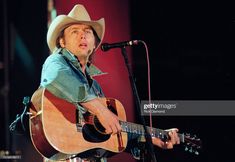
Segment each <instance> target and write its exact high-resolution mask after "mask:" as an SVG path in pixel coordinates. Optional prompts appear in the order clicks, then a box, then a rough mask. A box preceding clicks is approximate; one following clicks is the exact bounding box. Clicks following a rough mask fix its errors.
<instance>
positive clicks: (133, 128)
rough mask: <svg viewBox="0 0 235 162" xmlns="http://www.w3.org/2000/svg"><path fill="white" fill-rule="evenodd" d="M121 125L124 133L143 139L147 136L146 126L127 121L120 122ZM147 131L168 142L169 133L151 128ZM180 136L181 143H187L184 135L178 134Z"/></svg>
mask: <svg viewBox="0 0 235 162" xmlns="http://www.w3.org/2000/svg"><path fill="white" fill-rule="evenodd" d="M120 124H121V127H122V131H123V132H127V133H134V134H138V135H140V136H143V137H144V136H145V134H146V133H145V129H144V126H143V125H141V124H135V123H130V122H126V121H120ZM147 130H148V132H149V133H150V135H151V136H152V137H157V138H160V139H162V140H166V139H168V138H169V135H168V133H169V132H168V131H165V130H162V129H158V128H150V127H147ZM178 136H179V138H180V142H182V143H184V142H185V139H184V134H180V133H178Z"/></svg>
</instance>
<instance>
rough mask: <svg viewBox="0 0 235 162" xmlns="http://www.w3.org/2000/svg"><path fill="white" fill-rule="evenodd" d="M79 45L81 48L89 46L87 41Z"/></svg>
mask: <svg viewBox="0 0 235 162" xmlns="http://www.w3.org/2000/svg"><path fill="white" fill-rule="evenodd" d="M79 47H80V48H86V47H87V43H81V44H79Z"/></svg>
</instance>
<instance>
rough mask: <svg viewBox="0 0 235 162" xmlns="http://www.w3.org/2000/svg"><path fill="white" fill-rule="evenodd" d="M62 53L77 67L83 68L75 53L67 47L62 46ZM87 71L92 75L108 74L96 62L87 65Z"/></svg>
mask: <svg viewBox="0 0 235 162" xmlns="http://www.w3.org/2000/svg"><path fill="white" fill-rule="evenodd" d="M60 53H62V55H64V56H65V57H66V58H67V59H68V60H69V62H71V63H72V64H73V65H74V66H75V67H76V68H78V69H79V70H81V65H80V63H79V60H78V59H77V57H76V56H75V55H74V54H72V53H71V52H70V51H69V50H67V49H65V48H61V50H60ZM86 72H87V73H88V74H89V75H90V76H92V77H93V76H99V75H104V74H107V73H105V72H102V71H101V70H100V69H99V68H98V67H96V66H95V65H94V64H90V65H89V66H87V65H86Z"/></svg>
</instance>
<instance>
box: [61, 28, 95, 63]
mask: <svg viewBox="0 0 235 162" xmlns="http://www.w3.org/2000/svg"><path fill="white" fill-rule="evenodd" d="M66 28H67V27H65V28H64V29H63V30H62V31H61V32H60V34H59V36H58V37H57V39H56V47H57V48H62V47H61V45H60V39H61V38H63V37H64V30H65V29H66ZM91 29H92V31H93V34H94V36H95V46H96V48H97V47H98V45H99V43H100V38H99V37H98V35H97V33H96V31H95V30H94V29H93V28H91ZM94 54H95V50H93V51H92V53H91V55H90V56H89V58H88V63H89V64H91V63H92V62H93V57H94Z"/></svg>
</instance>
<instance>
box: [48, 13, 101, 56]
mask: <svg viewBox="0 0 235 162" xmlns="http://www.w3.org/2000/svg"><path fill="white" fill-rule="evenodd" d="M70 24H85V25H89V26H91V27H92V28H93V29H94V30H95V32H96V34H97V36H98V37H99V39H100V42H99V43H98V45H97V47H96V49H95V50H97V49H98V48H99V46H100V44H101V42H102V40H103V37H104V31H105V22H104V18H101V19H99V20H97V21H79V20H76V19H73V18H71V17H69V16H67V15H60V16H57V17H56V18H55V19H54V20H53V22H52V23H51V25H50V27H49V29H48V32H47V44H48V46H49V49H50V51H51V52H54V51H55V50H57V47H56V40H57V38H58V36H59V34H60V33H61V31H62V30H64V29H65V28H66V27H68V25H70Z"/></svg>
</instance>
